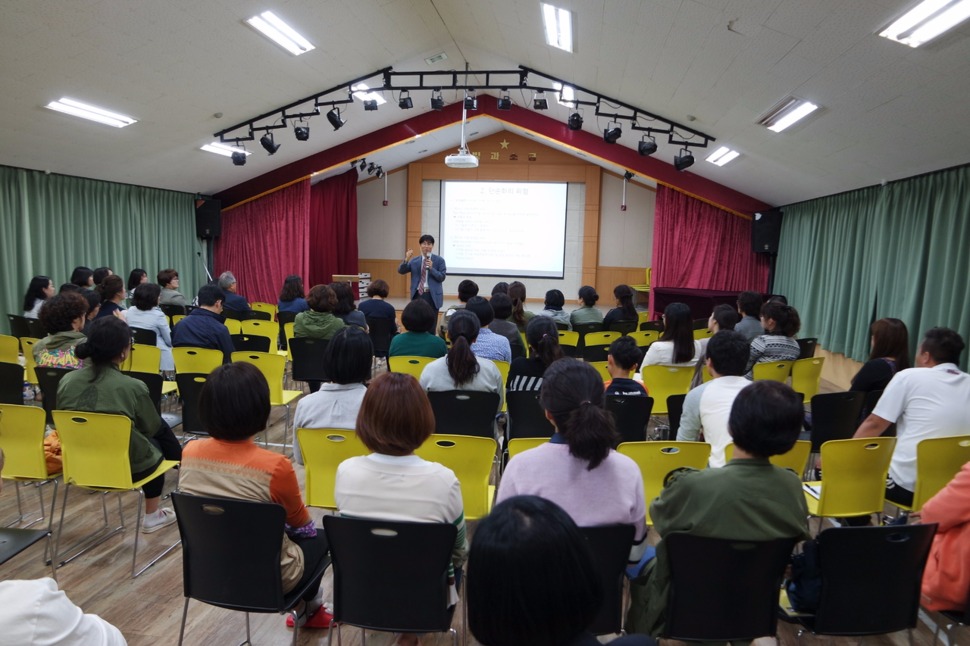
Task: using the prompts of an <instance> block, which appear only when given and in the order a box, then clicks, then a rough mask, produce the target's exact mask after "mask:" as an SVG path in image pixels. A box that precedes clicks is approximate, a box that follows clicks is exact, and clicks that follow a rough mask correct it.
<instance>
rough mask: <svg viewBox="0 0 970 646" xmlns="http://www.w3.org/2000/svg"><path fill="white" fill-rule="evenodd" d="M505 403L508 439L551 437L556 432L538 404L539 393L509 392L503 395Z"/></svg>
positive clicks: (533, 391) (525, 391)
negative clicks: (506, 407) (506, 406)
mask: <svg viewBox="0 0 970 646" xmlns="http://www.w3.org/2000/svg"><path fill="white" fill-rule="evenodd" d="M505 402H506V403H507V404H508V416H509V426H508V433H507V436H508V439H510V440H513V439H516V438H521V437H552V434H553V433H555V432H556V429H555V428H554V427H553V425H552V423H551V422H550V421H549V420H548V419H546V414H545V411H543V410H542V405H541V404H539V391H537V390H518V391H509V392H507V393H506V394H505Z"/></svg>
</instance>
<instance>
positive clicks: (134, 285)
mask: <svg viewBox="0 0 970 646" xmlns="http://www.w3.org/2000/svg"><path fill="white" fill-rule="evenodd" d="M147 282H148V272H147V271H145V270H144V269H139V268H135V269H132V270H131V273H130V274H128V296H129V297H131V296H133V295H134V294H135V290H136V289H138V286H139V285H141V284H142V283H147Z"/></svg>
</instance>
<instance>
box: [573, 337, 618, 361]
mask: <svg viewBox="0 0 970 646" xmlns="http://www.w3.org/2000/svg"><path fill="white" fill-rule="evenodd" d="M621 336H623V334H622V333H621V332H613V331H610V332H590V333H589V334H587V335H586V336H584V337H583V360H585V361H606V357H607V355H608V354H609V350H610V344H611V343H613V342H614V341H616V340H617V339H619V338H620V337H621Z"/></svg>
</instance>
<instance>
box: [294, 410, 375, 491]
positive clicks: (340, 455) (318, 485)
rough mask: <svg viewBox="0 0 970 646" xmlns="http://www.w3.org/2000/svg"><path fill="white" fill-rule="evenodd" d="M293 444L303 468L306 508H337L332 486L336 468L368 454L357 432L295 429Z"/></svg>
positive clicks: (330, 429) (331, 429)
mask: <svg viewBox="0 0 970 646" xmlns="http://www.w3.org/2000/svg"><path fill="white" fill-rule="evenodd" d="M296 441H297V444H298V445H299V450H300V452H301V453H302V454H303V464H304V466H305V467H306V486H305V487H304V494H305V496H306V504H307V506H308V507H322V508H324V509H336V508H337V501H336V500H335V499H334V493H333V491H334V483H335V481H336V478H337V467H338V466H340V463H341V462H343V461H344V460H346V459H347V458H352V457H355V456H358V455H367V454H368V453H370V449H368V448H367V447H366V446H364V443H363V442H361V441H360V438H358V437H357V433H355V432H354V431H351V430H347V429H337V428H298V429H296Z"/></svg>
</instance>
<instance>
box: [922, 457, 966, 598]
mask: <svg viewBox="0 0 970 646" xmlns="http://www.w3.org/2000/svg"><path fill="white" fill-rule="evenodd" d="M918 517H919V519H920V520H921V521H922V522H924V523H939V527H938V528H937V530H936V536H935V537H934V538H933V546H932V547H931V548H930V556H929V558H928V559H927V560H926V569H925V570H924V571H923V588H922V606H923V607H924V608H926V609H927V610H962V609H963V608H965V607H966V605H967V595H968V594H970V462H968V463H966V464H964V465H963V468H962V469H961V470H960V472H959V473H957V475H956V476H955V477H954V478H953V480H951V481H950V484H948V485H947V486H946V487H944V488H943V489H942V490H941V491H940V492H939V493H938V494H936V495H935V496H933V497H932V498H930V499H929V501H927V503H926V504H925V505H923V509H922V510H921V511H920V513H919V514H918Z"/></svg>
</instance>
